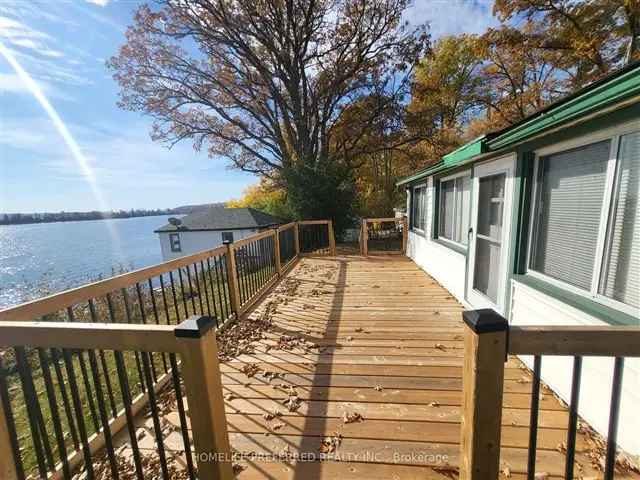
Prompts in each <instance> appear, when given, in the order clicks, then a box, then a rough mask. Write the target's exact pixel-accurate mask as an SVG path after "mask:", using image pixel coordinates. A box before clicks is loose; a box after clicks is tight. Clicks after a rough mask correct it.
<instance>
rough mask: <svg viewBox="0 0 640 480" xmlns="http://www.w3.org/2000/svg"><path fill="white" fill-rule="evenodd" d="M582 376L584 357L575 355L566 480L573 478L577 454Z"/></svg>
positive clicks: (565, 470)
mask: <svg viewBox="0 0 640 480" xmlns="http://www.w3.org/2000/svg"><path fill="white" fill-rule="evenodd" d="M581 376H582V357H573V375H572V378H571V403H570V404H569V425H568V426H567V459H566V464H565V469H564V477H565V479H566V480H573V468H574V461H575V455H576V432H577V429H578V402H579V401H580V377H581Z"/></svg>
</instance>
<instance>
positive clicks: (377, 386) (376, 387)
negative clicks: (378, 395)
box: [373, 385, 382, 392]
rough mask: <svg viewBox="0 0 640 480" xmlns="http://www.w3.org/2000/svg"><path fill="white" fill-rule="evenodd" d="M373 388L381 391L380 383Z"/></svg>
mask: <svg viewBox="0 0 640 480" xmlns="http://www.w3.org/2000/svg"><path fill="white" fill-rule="evenodd" d="M373 389H374V390H376V391H378V392H381V391H382V387H381V386H380V385H376V386H375V387H373Z"/></svg>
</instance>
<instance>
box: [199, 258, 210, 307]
mask: <svg viewBox="0 0 640 480" xmlns="http://www.w3.org/2000/svg"><path fill="white" fill-rule="evenodd" d="M200 271H201V275H200V276H201V277H202V283H203V284H204V289H203V290H204V297H205V299H206V303H207V314H208V315H209V316H211V303H209V289H207V277H208V275H207V273H206V270H205V269H204V262H203V261H202V260H200ZM196 278H198V277H197V275H196ZM198 290H200V284H198Z"/></svg>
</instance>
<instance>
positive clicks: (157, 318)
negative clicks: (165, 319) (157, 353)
mask: <svg viewBox="0 0 640 480" xmlns="http://www.w3.org/2000/svg"><path fill="white" fill-rule="evenodd" d="M148 282H149V294H150V295H151V307H152V311H153V318H154V319H155V321H156V325H160V316H159V315H158V305H157V304H156V292H155V290H154V289H153V282H151V279H149V280H148ZM161 357H162V366H163V368H164V373H167V372H168V371H169V369H168V367H167V357H166V355H165V353H164V352H163V353H162V355H161Z"/></svg>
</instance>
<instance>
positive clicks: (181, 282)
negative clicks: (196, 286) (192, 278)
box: [178, 268, 196, 318]
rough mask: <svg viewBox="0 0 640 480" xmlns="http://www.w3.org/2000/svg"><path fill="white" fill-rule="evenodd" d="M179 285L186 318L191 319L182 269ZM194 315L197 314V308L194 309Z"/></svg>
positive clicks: (179, 274) (179, 271)
mask: <svg viewBox="0 0 640 480" xmlns="http://www.w3.org/2000/svg"><path fill="white" fill-rule="evenodd" d="M178 283H179V284H180V293H181V294H182V303H183V305H184V312H185V315H186V316H185V318H189V307H187V296H186V295H185V293H184V281H183V280H182V269H181V268H179V269H178ZM193 313H194V314H195V313H196V311H195V307H194V309H193Z"/></svg>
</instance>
